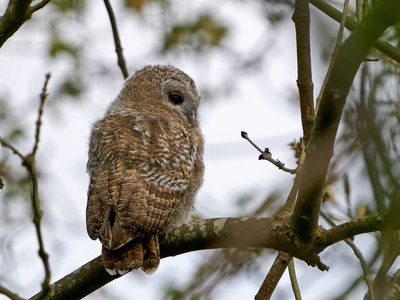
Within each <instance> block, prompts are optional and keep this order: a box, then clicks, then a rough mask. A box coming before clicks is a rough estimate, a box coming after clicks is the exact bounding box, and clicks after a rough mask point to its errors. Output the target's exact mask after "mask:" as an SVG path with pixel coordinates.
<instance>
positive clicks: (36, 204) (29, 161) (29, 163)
mask: <svg viewBox="0 0 400 300" xmlns="http://www.w3.org/2000/svg"><path fill="white" fill-rule="evenodd" d="M49 79H50V74H46V79H45V83H44V86H43V89H42V93H41V94H40V105H39V112H38V118H37V121H36V131H35V142H34V146H33V149H32V152H31V153H30V154H28V155H26V156H23V155H22V154H21V153H20V152H19V151H18V150H17V149H16V148H15V147H14V146H12V145H11V144H10V143H9V142H8V141H6V140H5V139H3V138H1V137H0V143H1V145H2V146H3V147H6V148H9V149H11V150H12V151H13V153H14V154H16V155H17V156H18V157H19V158H20V159H21V160H22V165H23V166H24V167H25V168H26V170H27V172H28V174H29V179H30V183H31V203H32V211H33V224H34V225H35V229H36V236H37V239H38V243H39V251H38V254H39V257H40V258H41V260H42V262H43V266H44V271H45V278H44V279H43V283H42V291H41V292H40V293H39V299H40V298H42V297H45V296H46V294H47V293H48V292H49V289H50V276H51V273H50V266H49V257H48V254H47V252H46V251H45V249H44V243H43V236H42V230H41V220H42V211H41V209H40V199H39V189H38V181H37V174H36V167H35V155H36V151H37V149H38V144H39V136H40V126H41V117H42V114H43V105H44V102H45V100H46V98H47V96H48V94H47V84H48V82H49Z"/></svg>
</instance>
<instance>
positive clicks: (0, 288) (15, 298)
mask: <svg viewBox="0 0 400 300" xmlns="http://www.w3.org/2000/svg"><path fill="white" fill-rule="evenodd" d="M0 294H3V295H5V296H7V297H8V298H10V299H11V300H25V299H24V298H21V297H20V296H18V294H15V293H13V292H11V291H10V290H9V289H7V288H6V287H4V286H2V285H1V284H0Z"/></svg>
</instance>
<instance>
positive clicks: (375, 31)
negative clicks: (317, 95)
mask: <svg viewBox="0 0 400 300" xmlns="http://www.w3.org/2000/svg"><path fill="white" fill-rule="evenodd" d="M399 19H400V1H397V0H381V1H378V2H377V3H376V4H375V5H374V7H373V8H372V9H371V10H370V11H369V13H368V14H367V15H366V16H365V17H364V18H363V20H362V21H361V23H360V24H359V25H358V26H357V27H356V28H355V30H354V31H353V32H352V33H351V35H350V36H349V38H348V39H347V40H346V41H345V42H344V43H343V44H342V45H341V47H340V49H339V51H338V54H337V60H336V64H335V65H334V66H333V68H332V72H331V75H330V77H329V79H328V81H327V84H326V88H325V91H324V93H323V95H322V99H321V104H320V106H319V109H318V112H317V116H316V119H315V123H314V127H313V134H312V136H311V139H310V141H309V144H308V147H307V150H306V152H307V156H306V159H305V162H304V173H303V180H302V184H301V185H300V190H299V194H298V198H297V202H296V206H295V209H294V212H293V215H292V218H291V219H292V222H293V227H294V228H296V231H297V234H298V235H299V238H300V239H302V240H304V241H306V240H310V239H311V238H312V235H313V234H314V233H315V231H316V230H317V226H318V217H319V210H320V204H321V193H322V189H323V186H324V183H325V177H326V174H327V171H328V166H329V162H330V159H331V157H332V154H333V146H334V142H335V138H336V133H337V129H338V126H339V122H340V118H341V116H342V112H343V107H344V104H345V102H346V99H347V95H348V93H349V90H350V87H351V85H352V82H353V80H354V77H355V75H356V73H357V70H358V68H359V67H360V64H361V63H362V62H363V60H364V59H365V57H366V55H367V54H368V51H369V50H370V49H371V47H372V46H373V45H374V44H375V43H376V41H377V40H378V38H379V37H380V36H381V35H382V33H383V32H384V31H385V30H386V29H387V28H388V27H390V26H392V25H394V24H395V23H396V22H398V20H399Z"/></svg>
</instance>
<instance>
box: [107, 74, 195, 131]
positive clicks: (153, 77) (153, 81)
mask: <svg viewBox="0 0 400 300" xmlns="http://www.w3.org/2000/svg"><path fill="white" fill-rule="evenodd" d="M199 102H200V96H199V95H198V92H197V88H196V85H195V83H194V81H193V79H192V78H190V77H189V76H188V75H186V74H185V73H184V72H182V71H181V70H179V69H177V68H175V67H172V66H147V67H145V68H143V69H142V70H139V71H137V72H136V73H135V74H133V75H132V76H130V77H129V78H128V79H127V80H126V81H125V83H124V85H123V87H122V90H121V92H120V94H119V95H118V98H117V99H116V100H115V101H114V102H113V103H112V104H111V106H110V108H109V109H108V111H107V114H121V113H123V114H135V112H140V111H141V110H146V112H147V114H148V113H149V112H153V113H154V114H155V115H160V114H163V113H172V114H176V115H178V116H179V117H180V118H183V119H185V120H186V121H187V122H188V123H189V124H190V125H191V126H192V127H195V126H197V124H198V121H197V108H198V106H199Z"/></svg>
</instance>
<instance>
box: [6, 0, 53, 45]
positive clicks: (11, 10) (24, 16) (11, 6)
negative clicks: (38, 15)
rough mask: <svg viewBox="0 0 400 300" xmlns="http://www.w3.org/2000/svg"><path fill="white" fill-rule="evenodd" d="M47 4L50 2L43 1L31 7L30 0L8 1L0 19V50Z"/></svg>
mask: <svg viewBox="0 0 400 300" xmlns="http://www.w3.org/2000/svg"><path fill="white" fill-rule="evenodd" d="M49 2H50V0H43V1H41V2H39V3H38V4H36V5H34V6H32V7H31V6H30V5H31V3H32V0H10V1H9V2H8V6H7V9H6V11H5V12H4V15H3V16H2V17H1V18H0V48H1V47H2V46H3V44H4V43H5V41H6V40H7V39H8V38H10V37H11V36H12V35H13V34H14V33H15V32H16V31H17V30H18V29H19V28H20V27H21V26H22V24H24V23H25V22H26V21H28V20H29V19H30V18H31V17H32V14H33V13H34V12H35V11H37V10H39V9H41V8H43V7H44V6H45V5H46V4H47V3H49Z"/></svg>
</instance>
